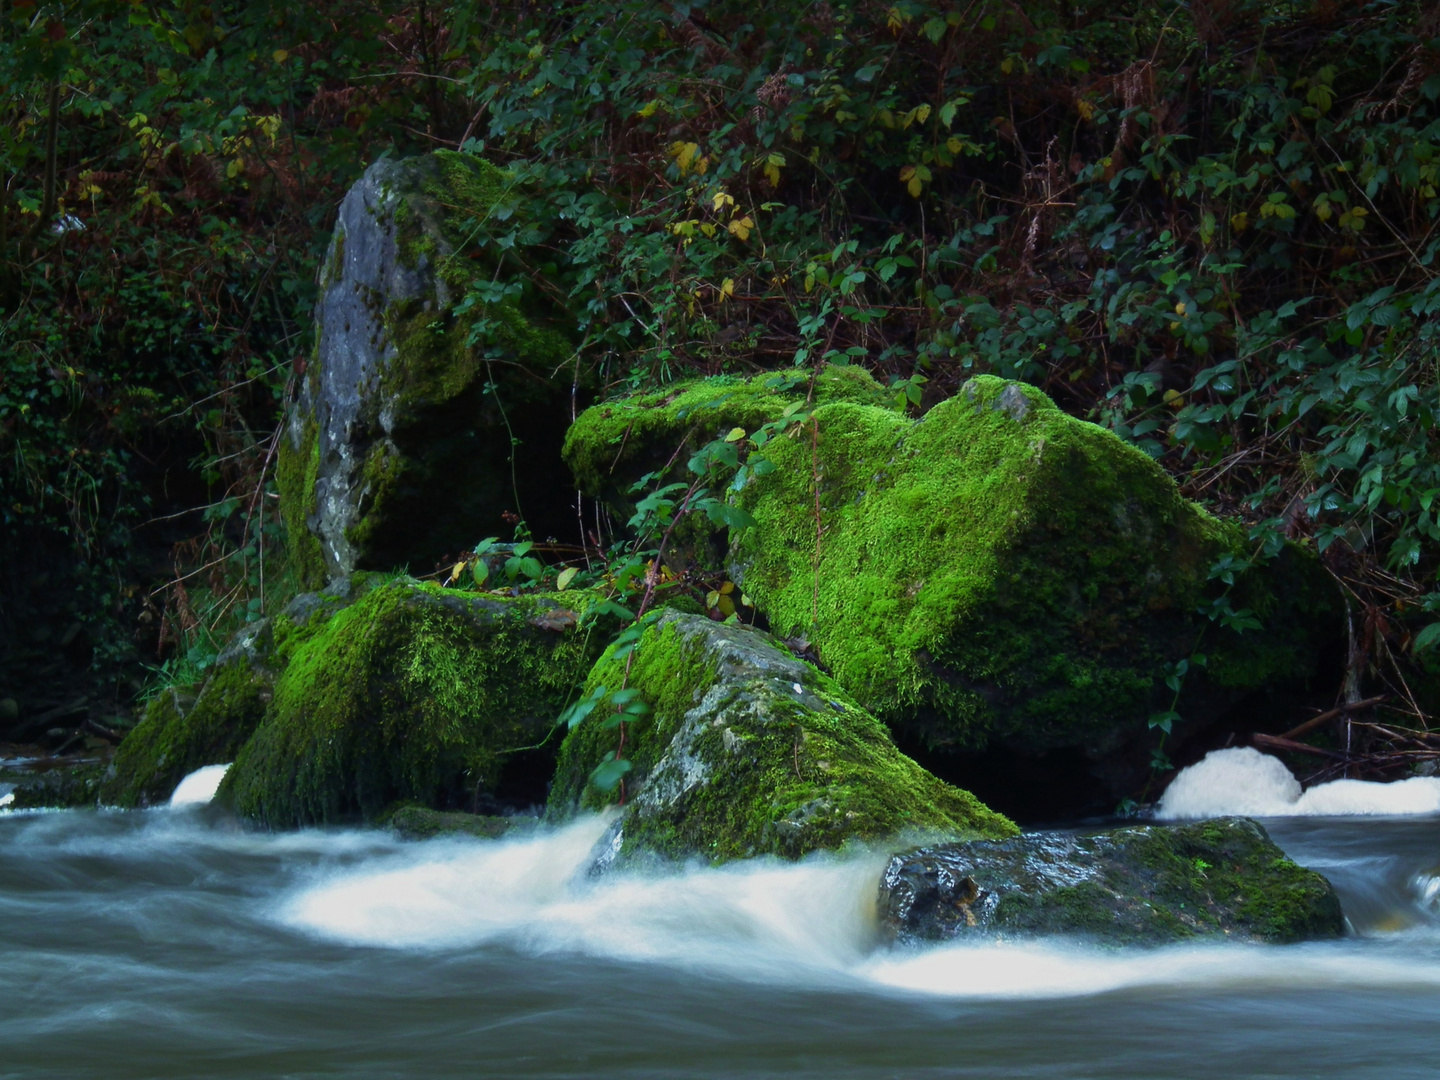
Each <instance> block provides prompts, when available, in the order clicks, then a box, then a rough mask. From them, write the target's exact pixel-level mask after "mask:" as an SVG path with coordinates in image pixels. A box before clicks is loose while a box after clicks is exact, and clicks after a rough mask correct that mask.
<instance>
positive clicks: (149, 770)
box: [98, 619, 277, 807]
mask: <svg viewBox="0 0 1440 1080" xmlns="http://www.w3.org/2000/svg"><path fill="white" fill-rule="evenodd" d="M276 671H277V659H276V655H275V635H274V632H273V629H272V627H271V624H270V620H268V619H265V620H262V621H260V622H257V623H253V624H251V625H250V626H247V627H245V628H244V629H242V630H241V631H240V632H239V633H238V634H237V635H236V637H235V639H234V640H233V641H232V642H231V643H230V645H229V646H227V647H226V648H225V650H224V651H223V652H222V653H221V654H220V656H219V657H218V658H217V659H216V662H215V664H214V665H213V666H212V667H211V669H210V671H209V672H208V673H207V675H206V677H205V679H204V681H202V682H201V683H200V685H199V686H198V687H190V688H188V689H187V688H185V687H174V686H172V687H167V688H166V689H164V690H162V691H161V692H160V693H158V694H156V695H155V696H154V697H152V698H151V699H150V702H149V704H147V705H146V707H145V714H144V716H143V717H142V718H141V720H140V723H139V724H137V725H136V726H135V729H134V730H133V731H131V732H130V733H129V734H128V735H126V736H125V738H124V740H123V741H122V742H121V743H120V746H119V749H117V750H116V752H115V759H114V761H113V762H111V764H110V767H109V769H107V770H106V773H105V777H104V779H103V780H102V781H101V783H100V785H99V790H98V794H99V800H100V802H102V803H104V804H105V805H107V806H121V807H137V806H156V805H161V804H164V803H166V802H169V801H170V796H171V795H172V794H173V793H174V791H175V787H176V785H177V784H179V783H180V781H181V780H183V779H184V778H185V777H186V776H187V775H189V774H190V773H192V772H194V771H195V770H196V769H199V768H201V767H203V766H205V765H221V764H226V763H228V762H231V761H234V760H235V755H236V753H237V752H238V751H239V749H240V747H242V746H243V745H244V744H245V741H246V740H247V739H249V738H250V736H251V734H252V733H253V732H254V731H255V729H256V728H257V727H258V726H259V725H260V721H261V720H262V719H263V718H264V716H265V709H266V707H267V706H268V705H269V704H270V698H271V695H272V694H273V692H274V686H275V675H276Z"/></svg>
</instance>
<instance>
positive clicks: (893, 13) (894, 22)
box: [885, 7, 905, 34]
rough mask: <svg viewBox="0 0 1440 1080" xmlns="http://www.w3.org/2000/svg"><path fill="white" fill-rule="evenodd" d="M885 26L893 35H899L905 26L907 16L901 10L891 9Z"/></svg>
mask: <svg viewBox="0 0 1440 1080" xmlns="http://www.w3.org/2000/svg"><path fill="white" fill-rule="evenodd" d="M887 15H888V17H887V18H886V20H885V26H886V27H887V28H888V29H889V30H890V32H891V33H892V34H898V33H899V32H900V31H901V29H902V28H904V26H905V16H904V15H902V14H901V13H900V9H899V8H893V7H892V8H891V9H890V10H889V12H888V13H887Z"/></svg>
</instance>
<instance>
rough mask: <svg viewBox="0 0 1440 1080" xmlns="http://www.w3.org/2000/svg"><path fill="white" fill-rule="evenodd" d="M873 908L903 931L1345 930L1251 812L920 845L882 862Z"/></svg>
mask: <svg viewBox="0 0 1440 1080" xmlns="http://www.w3.org/2000/svg"><path fill="white" fill-rule="evenodd" d="M880 914H881V923H882V926H883V927H884V929H885V930H886V932H887V933H888V934H889V936H890V937H891V938H892V939H893V940H895V941H898V942H901V943H914V942H922V941H932V942H933V941H947V940H951V939H957V938H966V937H974V936H994V935H996V934H1007V935H1008V934H1021V935H1039V934H1071V935H1079V936H1083V937H1086V938H1091V939H1094V940H1098V941H1102V942H1107V943H1112V944H1126V945H1129V944H1139V945H1158V944H1165V943H1168V942H1175V941H1183V940H1187V939H1191V938H1213V937H1226V938H1232V939H1238V940H1255V941H1269V942H1290V941H1304V940H1310V939H1315V938H1334V937H1339V936H1340V935H1341V934H1342V933H1343V932H1344V917H1343V915H1342V914H1341V911H1340V900H1339V898H1338V897H1337V896H1336V894H1335V890H1334V889H1333V888H1332V887H1331V886H1330V883H1329V882H1328V881H1326V880H1325V878H1323V877H1322V876H1320V875H1319V874H1317V873H1315V872H1314V871H1313V870H1306V869H1305V868H1303V867H1301V866H1297V865H1296V864H1295V863H1293V862H1291V861H1290V860H1289V859H1288V858H1286V857H1285V853H1284V852H1283V851H1281V850H1280V848H1279V847H1277V846H1276V845H1275V843H1274V842H1273V841H1272V840H1271V839H1270V837H1269V835H1268V834H1267V833H1266V832H1265V830H1264V829H1263V828H1262V827H1261V826H1260V825H1259V823H1257V822H1255V821H1252V820H1250V819H1249V818H1220V819H1217V820H1214V821H1206V822H1201V823H1197V824H1193V825H1178V826H1164V825H1142V826H1136V827H1133V828H1123V829H1112V830H1109V831H1106V832H1100V833H1091V834H1074V833H1059V832H1047V833H1027V834H1025V835H1023V836H1017V837H1014V838H1012V839H1009V840H1000V841H988V842H987V841H981V842H973V843H961V844H944V845H940V846H936V847H926V848H919V849H917V850H915V851H910V852H907V853H905V854H901V855H897V856H895V857H894V858H893V859H892V860H891V861H890V864H889V866H887V867H886V869H885V873H884V876H883V877H882V879H881V885H880Z"/></svg>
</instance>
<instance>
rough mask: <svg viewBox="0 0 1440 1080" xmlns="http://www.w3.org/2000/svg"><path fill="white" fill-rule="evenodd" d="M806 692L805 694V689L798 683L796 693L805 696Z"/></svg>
mask: <svg viewBox="0 0 1440 1080" xmlns="http://www.w3.org/2000/svg"><path fill="white" fill-rule="evenodd" d="M804 692H805V688H804V687H803V686H801V685H800V684H799V683H798V682H797V683H796V684H795V693H797V694H803V693H804Z"/></svg>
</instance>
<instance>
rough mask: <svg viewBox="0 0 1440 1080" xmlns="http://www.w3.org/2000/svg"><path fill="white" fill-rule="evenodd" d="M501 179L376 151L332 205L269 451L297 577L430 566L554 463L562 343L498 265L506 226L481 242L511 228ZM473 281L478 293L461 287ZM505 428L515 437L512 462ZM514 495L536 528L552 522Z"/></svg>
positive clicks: (461, 163) (501, 174)
mask: <svg viewBox="0 0 1440 1080" xmlns="http://www.w3.org/2000/svg"><path fill="white" fill-rule="evenodd" d="M515 185H516V178H515V177H514V176H513V175H512V174H510V173H507V172H505V171H503V170H500V169H497V168H495V167H494V166H492V165H489V164H488V163H486V162H485V161H483V160H481V159H479V158H476V157H472V156H469V155H463V154H457V153H451V152H448V151H442V152H438V153H434V154H429V155H426V156H424V157H419V158H412V159H408V160H403V161H400V160H393V159H388V158H387V159H383V160H381V161H377V162H376V163H375V164H373V165H372V166H370V168H369V169H368V170H367V171H366V173H365V175H364V177H363V178H362V179H361V180H360V181H359V182H358V183H357V184H355V186H354V187H353V188H351V190H350V192H349V194H347V195H346V197H345V200H344V202H343V203H342V204H341V207H340V216H339V220H338V221H337V222H336V227H335V236H334V240H333V241H332V243H331V248H330V254H329V257H328V258H327V260H326V263H325V265H324V266H323V267H322V270H321V275H320V286H319V287H320V297H319V301H318V303H317V305H316V320H317V338H318V340H317V344H316V348H315V354H314V357H313V358H312V360H311V363H310V365H309V368H308V369H307V371H306V372H305V377H304V379H303V380H302V381H301V384H300V389H299V394H298V397H297V400H296V402H295V403H294V405H293V407H292V408H291V410H290V413H289V419H288V421H287V426H286V430H285V434H284V437H283V438H282V439H281V441H280V451H279V459H278V462H277V475H278V479H279V487H280V495H281V511H282V514H283V515H284V518H285V522H286V526H287V532H288V536H289V540H290V545H291V561H292V564H293V566H294V567H295V569H296V571H297V573H298V575H299V579H300V581H301V584H302V586H305V587H315V586H318V585H320V584H323V583H324V581H325V580H326V578H333V577H337V576H343V575H346V574H349V573H351V572H352V571H353V570H356V569H371V570H390V569H393V568H396V567H404V566H406V565H409V564H414V565H416V566H417V567H418V566H419V565H420V564H426V565H433V563H434V561H435V560H436V559H438V558H440V557H441V556H442V555H444V554H445V553H447V552H455V551H461V550H465V549H468V548H469V547H471V546H473V545H474V543H475V542H476V541H477V540H478V539H480V538H481V537H482V536H484V535H486V534H487V533H499V532H500V530H501V526H502V524H503V523H502V521H501V517H500V515H501V512H502V511H513V510H515V508H516V507H515V502H516V488H517V486H519V487H521V488H522V489H525V490H527V491H529V492H531V493H532V494H533V493H536V492H543V491H545V490H547V488H546V486H545V481H546V480H548V479H549V478H552V477H553V475H554V474H555V472H556V471H557V470H558V468H559V465H560V462H559V447H560V442H561V439H562V437H563V424H564V422H565V421H566V420H568V417H569V410H568V406H565V402H567V401H568V396H567V395H568V393H569V389H570V383H569V380H568V379H567V380H565V385H564V388H563V391H562V390H561V389H560V388H559V387H558V386H557V385H556V384H555V383H554V381H553V379H552V377H553V375H554V372H555V370H556V369H557V368H559V367H560V366H561V365H562V364H563V363H564V361H565V360H566V359H567V358H568V357H569V356H570V355H571V346H570V343H569V340H568V337H567V335H566V333H565V332H564V330H563V329H562V328H561V320H560V319H559V318H558V317H557V316H556V313H554V312H552V311H551V310H549V309H548V308H547V307H546V306H545V304H543V303H542V302H541V301H540V300H538V299H537V298H536V297H535V296H533V295H532V292H531V289H530V287H529V286H527V285H525V284H524V282H523V280H521V277H520V276H517V275H512V274H507V273H506V272H505V271H506V269H507V268H506V267H505V266H504V260H505V258H506V256H505V255H504V254H503V251H504V250H505V249H506V246H507V245H508V242H507V245H501V244H499V243H493V242H492V241H494V240H497V239H498V237H499V235H500V233H502V232H503V233H512V232H513V231H514V229H515V221H514V220H512V219H513V217H514V213H515V210H516V206H517V200H516V199H515V198H514V196H513V190H514V188H515ZM511 278H514V279H515V280H513V281H511V280H510V279H511ZM477 282H480V283H483V284H484V286H485V290H484V292H485V295H484V296H481V295H479V294H477V295H475V296H470V295H469V291H470V287H471V286H472V285H473V284H475V283H477ZM507 282H509V284H510V285H513V289H512V288H505V289H501V288H500V286H503V285H506V284H507ZM492 293H494V294H497V295H498V294H500V293H503V295H504V298H503V299H495V298H492V297H491V294H492ZM512 437H513V438H517V439H520V440H521V441H522V442H523V443H524V444H525V453H524V454H523V455H520V456H517V457H516V460H515V467H514V470H512V467H511V457H512V455H513V454H514V446H515V444H514V443H512ZM527 479H533V480H535V481H536V483H530V484H526V483H525V481H526V480H527ZM556 495H557V498H556V499H555V500H552V501H553V502H555V503H556V505H557V506H558V507H559V508H560V510H561V511H563V512H564V518H563V521H564V522H565V523H568V522H569V520H570V518H569V512H568V509H569V500H568V497H567V496H566V494H565V493H564V492H563V491H559V490H557V492H556ZM530 509H532V510H533V511H535V512H533V513H532V514H531V515H530V517H531V524H532V526H534V527H535V529H536V532H537V533H540V534H541V535H543V534H544V531H545V530H546V529H548V528H550V527H551V526H552V522H551V521H549V520H548V519H547V518H546V517H545V515H544V513H543V512H541V508H540V507H533V508H530Z"/></svg>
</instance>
